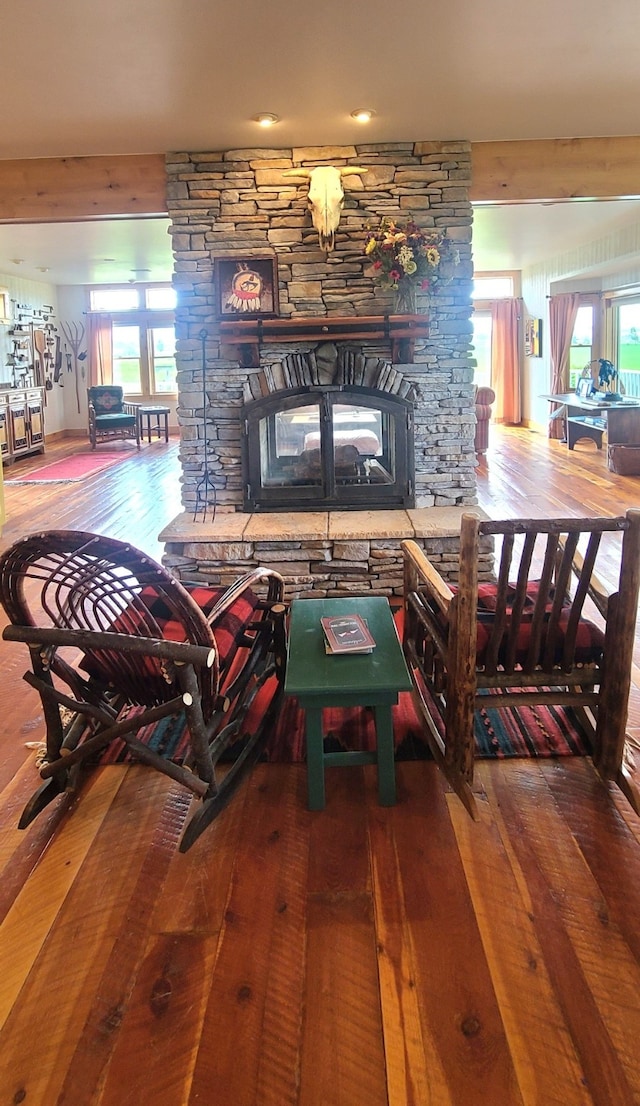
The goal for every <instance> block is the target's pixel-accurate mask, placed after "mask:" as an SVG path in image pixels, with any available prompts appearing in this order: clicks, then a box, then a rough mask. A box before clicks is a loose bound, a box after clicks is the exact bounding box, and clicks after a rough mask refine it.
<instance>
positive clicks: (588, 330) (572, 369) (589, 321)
mask: <svg viewBox="0 0 640 1106" xmlns="http://www.w3.org/2000/svg"><path fill="white" fill-rule="evenodd" d="M593 315H594V311H593V304H591V303H583V304H582V305H581V306H580V307H579V308H578V314H577V315H576V321H575V324H574V327H573V334H572V336H571V347H570V350H569V391H570V392H572V391H574V389H575V387H576V384H577V382H578V380H579V378H580V377H581V376H582V370H583V369H584V368H585V366H586V365H588V364H589V362H590V361H592V360H593V356H594V351H593Z"/></svg>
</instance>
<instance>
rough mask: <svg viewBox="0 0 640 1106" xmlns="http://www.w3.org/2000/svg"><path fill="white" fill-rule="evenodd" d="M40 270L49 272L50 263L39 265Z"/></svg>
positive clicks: (40, 271)
mask: <svg viewBox="0 0 640 1106" xmlns="http://www.w3.org/2000/svg"><path fill="white" fill-rule="evenodd" d="M38 272H39V273H48V272H49V266H48V265H38Z"/></svg>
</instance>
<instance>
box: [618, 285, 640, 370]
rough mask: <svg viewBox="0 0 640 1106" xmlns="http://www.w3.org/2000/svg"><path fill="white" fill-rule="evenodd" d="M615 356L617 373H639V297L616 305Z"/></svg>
mask: <svg viewBox="0 0 640 1106" xmlns="http://www.w3.org/2000/svg"><path fill="white" fill-rule="evenodd" d="M617 314H618V318H617V326H616V354H615V360H614V364H615V365H616V367H617V369H618V371H619V372H640V297H639V298H638V299H637V300H635V301H630V302H628V303H620V304H618V309H617Z"/></svg>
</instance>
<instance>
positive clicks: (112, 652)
mask: <svg viewBox="0 0 640 1106" xmlns="http://www.w3.org/2000/svg"><path fill="white" fill-rule="evenodd" d="M283 591H284V584H283V580H282V577H281V576H280V575H279V574H278V573H276V572H274V571H272V570H270V569H263V568H256V569H254V570H253V571H252V572H250V573H248V574H246V575H245V576H243V577H241V578H240V579H239V580H237V581H236V582H235V583H234V584H233V585H231V586H230V587H229V588H227V589H223V588H210V587H203V586H201V585H183V584H181V583H180V582H179V581H178V580H176V579H175V578H174V577H173V576H172V575H171V574H170V573H169V572H167V571H166V570H165V569H164V568H163V567H162V566H161V565H159V564H157V563H156V562H155V561H153V560H152V559H151V558H149V557H147V556H145V555H144V554H143V553H141V552H140V551H139V550H137V549H135V548H134V547H133V546H131V545H128V544H126V543H123V542H119V541H115V540H113V539H110V538H105V537H100V536H98V535H96V534H90V533H84V532H78V531H47V532H44V533H40V534H33V535H30V536H28V537H26V538H23V539H21V540H20V541H18V542H16V543H15V544H14V545H13V546H12V547H11V548H10V549H8V550H7V551H6V553H5V554H4V555H3V556H2V558H0V601H1V602H2V605H3V606H4V608H5V610H6V612H7V615H8V617H9V620H10V623H11V625H9V626H8V627H7V628H6V629H5V631H4V636H5V638H7V639H8V640H12V641H23V642H25V643H26V644H27V645H28V647H29V650H30V654H31V665H32V671H31V672H28V673H27V674H26V675H25V680H27V682H28V683H29V684H31V685H32V686H33V687H35V688H36V689H37V690H38V692H39V693H40V696H41V699H42V705H43V712H44V718H45V723H46V758H45V762H44V764H43V766H42V768H41V776H42V778H43V779H44V783H43V784H42V786H41V787H40V788H39V789H38V791H37V792H36V793H35V795H34V796H33V797H32V799H31V800H30V802H29V804H28V805H27V808H26V809H25V811H24V813H23V816H22V819H21V821H20V825H21V826H22V827H24V826H26V825H28V824H29V823H30V822H31V820H32V819H33V818H34V817H35V816H36V814H37V813H38V812H39V811H40V810H42V809H43V808H44V807H45V806H46V805H47V804H48V803H49V802H50V801H51V800H52V799H54V798H55V797H56V795H58V794H60V793H61V792H63V791H65V790H68V789H69V788H72V787H74V786H76V785H77V777H78V772H79V770H80V768H81V767H82V766H83V765H84V764H86V763H87V762H88V761H89V760H90V758H91V757H94V756H95V754H97V753H99V752H100V751H101V750H103V749H104V748H105V747H106V746H107V745H108V744H109V743H110V742H112V741H114V740H116V739H122V741H124V742H125V743H126V745H127V746H128V747H129V749H130V750H131V751H132V752H133V753H135V756H136V758H138V759H140V760H142V761H143V762H145V763H147V764H150V765H152V766H153V767H154V768H156V769H158V770H159V771H161V772H163V773H165V774H166V775H168V776H170V777H172V778H173V779H175V780H177V781H178V782H180V783H181V784H183V785H184V786H186V787H188V788H189V789H190V790H191V791H192V792H193V793H194V794H195V795H197V796H199V797H200V798H201V799H202V800H203V802H202V806H201V807H200V809H199V810H198V811H197V812H196V814H195V815H194V816H193V817H192V819H191V821H190V822H189V824H188V826H187V828H186V830H185V833H184V835H183V837H182V841H181V845H180V848H181V849H182V851H184V850H185V849H186V848H188V847H189V846H190V845H191V844H192V843H193V841H195V839H196V838H197V837H198V835H199V834H200V833H201V832H202V829H203V828H204V827H205V826H206V825H207V824H208V823H209V822H210V821H211V820H212V818H214V817H215V816H216V814H217V813H218V812H219V811H220V810H221V809H222V807H223V806H224V805H225V803H226V802H227V800H228V798H229V797H230V796H231V794H232V793H233V791H234V790H235V788H236V786H237V784H238V783H239V782H240V779H241V778H242V776H243V775H244V773H245V772H246V770H247V769H248V768H249V767H250V766H251V765H252V764H253V763H255V760H256V759H257V757H258V755H259V753H260V751H261V748H262V745H263V743H264V737H265V734H266V732H267V727H268V723H269V719H270V717H272V712H273V711H274V710H275V709H277V701H278V699H279V694H280V689H281V685H282V683H283V679H284V658H285V641H284V605H283V602H282V600H283ZM272 676H273V677H274V679H273V680H272V681H271V682H270V683H269V687H270V688H272V694H271V695H270V696H269V694H268V693H265V694H266V695H267V699H268V700H269V701H268V702H266V703H265V706H264V711H263V712H262V717H261V719H260V724H258V725H256V727H255V729H254V730H253V732H251V733H245V730H244V726H245V721H246V719H247V716H248V714H249V710H250V707H251V704H252V703H253V701H254V699H255V697H256V695H257V694H258V692H259V691H260V690H261V689H262V688H263V687H264V685H265V684H266V683H267V682H268V681H270V678H271V677H272ZM182 712H184V715H185V718H186V724H187V728H188V739H189V743H188V751H187V755H186V760H185V762H184V764H174V763H173V762H171V761H168V760H165V759H163V758H162V757H161V756H159V755H158V754H157V753H155V752H153V751H152V750H151V749H149V748H148V747H147V745H145V744H144V743H143V742H142V741H140V740H139V738H138V737H137V736H136V735H137V734H138V733H139V731H140V730H141V729H142V728H143V727H145V726H149V725H151V724H152V723H153V724H155V723H157V722H159V721H160V720H161V719H163V718H167V717H169V716H176V715H180V714H181V713H182ZM236 747H237V753H234V754H233V756H232V757H231V763H230V766H229V768H228V770H227V772H226V774H225V775H224V778H223V779H221V780H218V778H217V774H216V764H217V762H218V761H219V760H220V758H221V757H222V756H223V755H226V756H227V757H228V756H229V755H230V750H233V749H234V748H236Z"/></svg>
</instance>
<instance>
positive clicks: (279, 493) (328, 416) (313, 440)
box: [243, 385, 414, 511]
mask: <svg viewBox="0 0 640 1106" xmlns="http://www.w3.org/2000/svg"><path fill="white" fill-rule="evenodd" d="M243 426H244V435H243V439H244V441H243V445H244V449H243V464H244V480H245V504H244V509H245V510H246V511H259V510H267V511H269V510H273V511H275V510H282V509H287V510H294V511H295V510H298V511H303V510H312V509H319V508H324V509H327V508H333V509H336V510H348V509H357V508H360V509H364V508H380V507H412V506H413V505H414V491H413V480H414V459H413V404H412V403H411V402H410V401H409V400H407V399H403V398H401V397H399V396H394V395H391V394H390V393H388V392H381V391H378V390H376V389H372V388H364V387H357V386H350V387H348V388H346V387H344V386H341V385H336V386H328V387H320V386H311V387H307V388H295V389H288V390H286V391H281V392H276V393H274V394H273V395H270V396H267V397H265V398H264V399H258V400H255V401H253V402H251V403H248V404H246V406H245V408H244V412H243Z"/></svg>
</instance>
